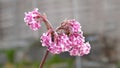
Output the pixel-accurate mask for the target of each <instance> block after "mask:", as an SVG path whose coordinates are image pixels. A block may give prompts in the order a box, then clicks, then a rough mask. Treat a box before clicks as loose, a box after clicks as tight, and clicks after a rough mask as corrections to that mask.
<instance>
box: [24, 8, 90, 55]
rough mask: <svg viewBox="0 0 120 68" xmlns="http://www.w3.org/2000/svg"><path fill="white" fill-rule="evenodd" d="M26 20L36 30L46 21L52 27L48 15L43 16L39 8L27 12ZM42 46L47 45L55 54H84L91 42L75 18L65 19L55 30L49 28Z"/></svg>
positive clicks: (42, 39)
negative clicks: (86, 40) (86, 39)
mask: <svg viewBox="0 0 120 68" xmlns="http://www.w3.org/2000/svg"><path fill="white" fill-rule="evenodd" d="M24 21H25V22H26V24H27V25H28V26H29V27H30V28H31V29H32V30H34V31H36V30H38V29H39V28H40V27H41V22H44V23H45V24H46V26H47V27H51V25H50V24H49V22H48V20H47V19H46V17H45V18H44V16H42V15H41V14H40V13H39V12H38V9H37V8H35V9H34V10H33V11H31V12H28V13H25V18H24ZM41 42H42V46H45V47H47V49H48V51H50V52H51V53H53V54H60V53H61V52H69V53H70V55H72V56H82V55H85V54H88V53H89V52H90V49H91V47H90V44H89V42H85V38H84V36H83V31H82V30H81V25H80V23H79V22H78V21H76V20H75V19H72V20H65V21H63V22H62V24H61V25H60V27H58V28H57V29H56V30H55V31H54V30H53V29H52V28H48V31H47V32H46V33H43V35H42V36H41Z"/></svg>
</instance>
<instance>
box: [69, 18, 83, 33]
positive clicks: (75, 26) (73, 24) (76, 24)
mask: <svg viewBox="0 0 120 68" xmlns="http://www.w3.org/2000/svg"><path fill="white" fill-rule="evenodd" d="M68 22H69V25H70V26H69V27H70V28H71V29H72V30H71V31H72V32H79V31H81V25H80V23H79V22H78V21H76V20H75V19H72V20H68Z"/></svg>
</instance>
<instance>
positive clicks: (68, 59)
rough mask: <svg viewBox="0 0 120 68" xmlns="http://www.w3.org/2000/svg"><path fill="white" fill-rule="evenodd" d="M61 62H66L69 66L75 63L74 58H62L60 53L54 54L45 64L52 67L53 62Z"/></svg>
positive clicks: (71, 67)
mask: <svg viewBox="0 0 120 68" xmlns="http://www.w3.org/2000/svg"><path fill="white" fill-rule="evenodd" d="M60 63H66V64H67V66H68V67H67V68H73V64H74V59H72V58H61V57H60V56H58V55H54V56H52V58H51V59H49V60H47V62H46V64H45V66H46V67H47V68H50V67H51V66H52V65H53V64H60Z"/></svg>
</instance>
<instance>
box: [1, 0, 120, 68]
mask: <svg viewBox="0 0 120 68" xmlns="http://www.w3.org/2000/svg"><path fill="white" fill-rule="evenodd" d="M35 7H38V8H39V9H40V12H41V13H43V12H45V13H46V14H47V16H48V19H49V20H50V22H51V23H52V25H53V26H54V28H56V27H57V26H58V25H59V24H60V22H62V21H63V20H64V19H65V18H67V19H73V18H75V19H76V20H78V21H79V22H80V23H81V25H82V30H83V31H84V36H85V37H86V41H90V44H91V47H92V49H91V53H90V54H89V55H86V56H82V57H71V56H69V54H68V53H62V54H60V55H52V54H49V56H48V58H47V61H46V63H45V65H44V68H120V0H0V68H38V67H39V63H40V61H41V59H42V57H43V55H44V53H45V50H46V48H45V47H42V46H41V43H40V42H39V41H40V39H39V38H40V36H41V34H42V33H43V32H45V31H46V28H45V27H44V24H42V26H43V27H42V28H41V29H40V30H39V31H35V32H34V31H32V30H30V29H29V27H27V26H26V25H25V23H24V20H23V19H24V12H28V11H31V10H33V9H34V8H35Z"/></svg>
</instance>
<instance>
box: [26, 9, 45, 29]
mask: <svg viewBox="0 0 120 68" xmlns="http://www.w3.org/2000/svg"><path fill="white" fill-rule="evenodd" d="M24 21H25V22H26V25H28V26H29V27H30V28H31V29H32V30H34V31H36V30H38V29H39V28H40V27H41V25H40V24H41V22H42V21H43V20H42V18H41V14H40V13H39V12H38V8H35V9H34V10H33V11H31V12H28V13H26V12H25V18H24Z"/></svg>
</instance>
